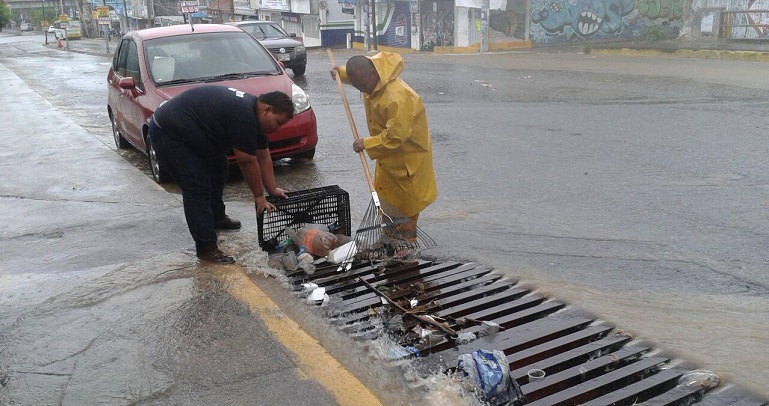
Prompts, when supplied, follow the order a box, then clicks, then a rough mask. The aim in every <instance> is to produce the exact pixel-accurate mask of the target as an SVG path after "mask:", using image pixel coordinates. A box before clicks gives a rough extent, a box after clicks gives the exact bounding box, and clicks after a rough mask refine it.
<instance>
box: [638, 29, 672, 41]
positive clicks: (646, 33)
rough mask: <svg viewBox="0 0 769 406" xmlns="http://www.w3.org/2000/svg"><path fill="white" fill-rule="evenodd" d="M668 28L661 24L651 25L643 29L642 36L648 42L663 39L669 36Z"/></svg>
mask: <svg viewBox="0 0 769 406" xmlns="http://www.w3.org/2000/svg"><path fill="white" fill-rule="evenodd" d="M667 36H668V34H667V30H665V27H663V26H661V25H649V26H646V27H644V29H643V30H641V38H642V39H643V40H644V41H648V42H657V41H662V40H664V39H665V38H667Z"/></svg>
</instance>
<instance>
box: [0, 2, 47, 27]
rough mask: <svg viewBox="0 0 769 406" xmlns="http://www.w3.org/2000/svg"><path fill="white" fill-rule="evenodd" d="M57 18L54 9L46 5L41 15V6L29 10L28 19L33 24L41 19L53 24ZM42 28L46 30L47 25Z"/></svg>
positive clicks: (38, 22)
mask: <svg viewBox="0 0 769 406" xmlns="http://www.w3.org/2000/svg"><path fill="white" fill-rule="evenodd" d="M0 1H2V0H0ZM58 18H59V16H58V15H57V13H56V10H55V9H54V8H53V7H46V8H45V15H43V9H42V8H35V9H32V10H29V20H30V22H31V23H32V24H35V25H37V24H40V22H41V21H43V20H45V21H48V24H53V22H54V21H56V20H57V19H58ZM42 29H43V30H47V29H48V27H42Z"/></svg>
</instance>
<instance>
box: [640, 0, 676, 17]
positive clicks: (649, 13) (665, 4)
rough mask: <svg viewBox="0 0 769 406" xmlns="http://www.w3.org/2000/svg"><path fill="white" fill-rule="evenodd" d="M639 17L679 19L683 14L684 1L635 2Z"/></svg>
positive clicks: (652, 0)
mask: <svg viewBox="0 0 769 406" xmlns="http://www.w3.org/2000/svg"><path fill="white" fill-rule="evenodd" d="M636 7H637V8H638V14H639V15H641V17H646V18H651V19H656V18H667V19H669V20H677V19H680V18H681V16H683V14H684V0H636Z"/></svg>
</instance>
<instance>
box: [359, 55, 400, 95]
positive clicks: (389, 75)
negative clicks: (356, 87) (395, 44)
mask: <svg viewBox="0 0 769 406" xmlns="http://www.w3.org/2000/svg"><path fill="white" fill-rule="evenodd" d="M367 58H368V59H370V60H371V62H373V63H374V68H375V69H376V71H377V73H378V74H379V83H377V85H376V87H375V88H374V91H373V92H372V93H376V92H377V91H379V90H381V89H382V88H383V87H385V86H386V85H387V83H389V82H391V81H393V80H395V79H397V78H398V75H400V74H401V72H403V57H402V56H400V55H399V54H396V53H393V52H384V51H383V52H380V53H378V54H376V55H374V56H369V57H367Z"/></svg>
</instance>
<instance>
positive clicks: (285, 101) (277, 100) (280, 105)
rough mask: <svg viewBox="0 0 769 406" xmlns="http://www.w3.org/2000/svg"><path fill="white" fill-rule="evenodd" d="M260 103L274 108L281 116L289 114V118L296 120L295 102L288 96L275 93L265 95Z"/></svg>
mask: <svg viewBox="0 0 769 406" xmlns="http://www.w3.org/2000/svg"><path fill="white" fill-rule="evenodd" d="M259 101H260V102H262V103H264V104H268V105H270V106H272V109H273V110H274V111H275V112H276V113H279V114H282V113H288V118H289V119H292V118H294V102H292V101H291V98H290V97H288V95H287V94H285V93H283V92H280V91H275V92H269V93H264V94H262V95H261V96H259Z"/></svg>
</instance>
